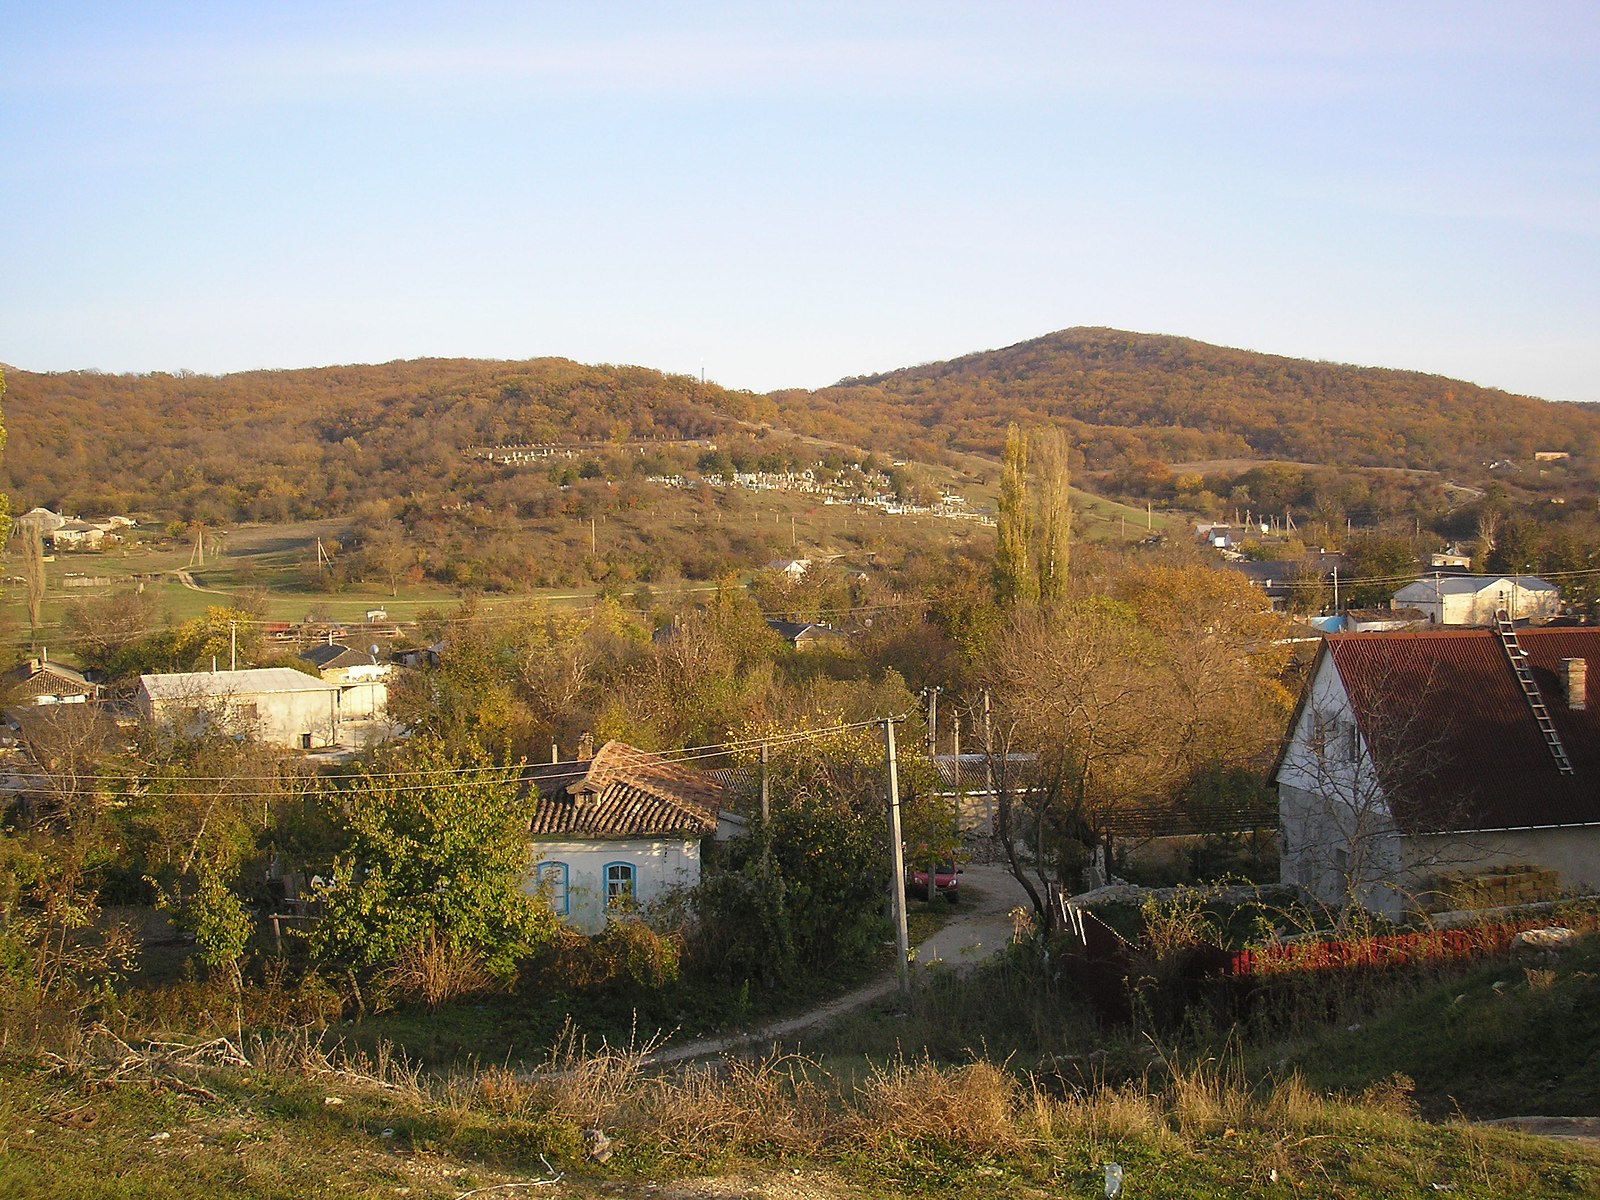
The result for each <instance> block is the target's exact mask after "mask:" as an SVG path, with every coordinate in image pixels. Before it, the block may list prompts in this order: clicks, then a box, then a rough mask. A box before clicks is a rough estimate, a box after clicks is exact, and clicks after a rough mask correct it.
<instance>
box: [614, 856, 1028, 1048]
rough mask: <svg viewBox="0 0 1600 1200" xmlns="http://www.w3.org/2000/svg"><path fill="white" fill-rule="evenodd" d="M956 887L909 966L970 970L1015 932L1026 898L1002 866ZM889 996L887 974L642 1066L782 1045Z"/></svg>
mask: <svg viewBox="0 0 1600 1200" xmlns="http://www.w3.org/2000/svg"><path fill="white" fill-rule="evenodd" d="M961 883H962V892H963V895H962V897H961V903H960V904H958V905H957V906H956V914H955V915H954V916H952V917H951V918H950V920H948V921H946V922H945V923H944V925H943V926H941V927H940V928H939V930H938V931H937V932H935V933H934V934H933V936H931V937H929V938H928V939H927V940H925V941H923V942H922V943H921V944H919V945H918V946H917V947H916V952H915V960H916V962H917V963H918V964H919V965H921V966H924V967H933V966H936V965H937V966H942V967H948V968H952V969H955V970H958V971H965V970H970V969H971V968H972V967H975V966H977V965H978V964H979V963H982V962H984V961H986V960H987V959H990V958H993V957H994V956H995V955H997V954H999V953H1001V952H1002V951H1003V950H1005V948H1006V947H1007V946H1008V945H1010V944H1011V937H1012V932H1013V930H1014V929H1015V926H1014V925H1013V923H1012V920H1011V917H1010V915H1009V914H1010V911H1011V910H1012V909H1013V908H1015V907H1017V906H1018V905H1022V906H1023V907H1027V905H1028V896H1027V893H1026V892H1024V891H1023V890H1022V888H1021V887H1020V886H1019V885H1018V883H1017V881H1016V880H1015V879H1013V878H1012V876H1011V872H1010V871H1009V870H1007V869H1006V868H1005V867H1002V866H997V865H993V864H987V863H985V864H980V863H973V864H971V865H969V866H968V867H967V868H966V869H965V870H964V871H963V873H962V876H961ZM968 889H971V891H970V892H969V891H968ZM894 990H895V977H894V973H893V972H890V973H889V974H887V975H885V976H884V977H883V978H881V979H878V980H875V981H873V982H872V983H869V984H866V985H864V986H863V987H859V988H857V989H856V990H855V991H853V992H847V993H845V994H844V995H843V996H837V997H835V998H834V999H832V1000H829V1001H828V1002H827V1003H826V1004H821V1005H818V1006H817V1007H816V1008H813V1009H809V1010H807V1011H806V1012H803V1013H799V1014H798V1015H796V1016H792V1017H785V1018H784V1019H782V1020H780V1021H772V1022H770V1023H768V1024H765V1025H761V1026H758V1027H756V1028H754V1029H748V1030H743V1031H740V1032H736V1033H726V1034H719V1035H718V1036H716V1037H709V1038H700V1039H697V1040H696V1041H692V1042H684V1043H682V1044H680V1045H671V1044H668V1045H666V1046H664V1047H662V1048H661V1049H660V1050H658V1051H656V1052H655V1053H653V1054H650V1055H649V1056H647V1057H646V1059H645V1063H646V1064H647V1065H650V1066H666V1065H668V1064H671V1063H675V1062H686V1061H689V1060H691V1059H696V1058H711V1057H714V1056H716V1055H719V1054H726V1053H729V1052H730V1051H733V1050H737V1049H739V1048H741V1047H744V1046H765V1045H768V1044H770V1043H772V1042H778V1041H783V1040H784V1039H786V1038H789V1037H791V1036H793V1035H794V1034H796V1033H801V1032H804V1031H805V1030H808V1029H813V1028H815V1027H817V1026H819V1025H826V1024H827V1023H828V1022H829V1021H831V1020H833V1019H834V1018H836V1017H839V1016H841V1015H843V1014H844V1013H848V1012H851V1011H853V1010H855V1009H858V1008H865V1007H867V1006H868V1005H870V1004H875V1003H877V1002H878V1001H881V1000H884V999H887V998H888V997H889V996H892V995H893V994H894Z"/></svg>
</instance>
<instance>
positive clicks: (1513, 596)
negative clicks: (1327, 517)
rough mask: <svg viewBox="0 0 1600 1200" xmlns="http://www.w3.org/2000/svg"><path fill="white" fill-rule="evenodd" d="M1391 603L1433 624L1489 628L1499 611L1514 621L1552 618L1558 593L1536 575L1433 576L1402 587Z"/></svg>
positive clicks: (1558, 608) (1553, 586) (1558, 602)
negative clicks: (1419, 613) (1413, 611)
mask: <svg viewBox="0 0 1600 1200" xmlns="http://www.w3.org/2000/svg"><path fill="white" fill-rule="evenodd" d="M1391 603H1392V604H1393V606H1394V607H1395V608H1416V609H1420V610H1422V612H1423V614H1424V615H1425V616H1426V617H1427V619H1428V622H1429V623H1430V624H1433V625H1493V624H1494V615H1495V613H1496V612H1498V611H1499V610H1501V609H1505V610H1506V611H1507V612H1509V613H1510V614H1511V619H1512V620H1514V621H1526V620H1528V619H1529V618H1533V617H1553V616H1555V615H1556V614H1557V613H1558V612H1560V611H1561V591H1560V589H1559V588H1557V587H1556V586H1555V584H1553V583H1547V582H1545V581H1544V580H1543V579H1540V578H1539V577H1538V576H1537V575H1435V576H1434V577H1433V578H1431V579H1419V580H1417V581H1416V582H1415V583H1408V584H1406V585H1405V587H1403V588H1401V589H1400V590H1399V591H1397V592H1396V593H1395V594H1394V599H1393V601H1392V602H1391Z"/></svg>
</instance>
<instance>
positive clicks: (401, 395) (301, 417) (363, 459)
mask: <svg viewBox="0 0 1600 1200" xmlns="http://www.w3.org/2000/svg"><path fill="white" fill-rule="evenodd" d="M5 378H6V389H7V390H6V399H5V409H6V411H5V418H6V427H7V431H8V433H9V435H10V436H9V440H8V444H7V446H6V449H5V453H4V454H3V455H0V490H4V491H8V492H9V493H10V494H11V496H12V499H13V504H14V505H18V504H19V502H20V507H21V508H26V507H28V506H30V505H33V504H49V505H60V506H61V507H63V508H64V509H65V510H66V511H69V512H81V513H96V514H100V513H114V512H129V511H145V512H155V513H176V514H182V515H184V516H191V517H193V516H198V517H200V518H202V519H221V520H235V519H244V518H257V519H283V518H286V517H302V516H322V515H329V514H339V513H343V512H347V511H349V510H350V509H352V508H353V507H355V506H356V505H357V504H358V503H360V502H361V501H362V500H364V499H373V498H380V499H389V498H393V497H403V496H406V495H408V494H413V493H425V494H429V495H442V496H448V494H449V493H450V492H451V490H452V489H454V488H457V487H464V486H466V485H469V484H470V483H471V482H473V481H474V480H475V479H476V477H477V476H479V475H481V474H483V468H482V466H481V465H479V464H474V463H473V461H472V460H471V459H470V458H469V456H468V455H467V454H466V453H465V451H466V450H467V448H468V447H471V446H483V445H491V446H493V445H503V444H507V443H522V442H573V441H582V442H588V441H623V440H628V439H641V438H642V439H653V438H661V439H670V438H702V437H708V436H713V435H715V434H717V433H719V432H721V431H722V430H724V429H725V428H726V427H727V424H728V422H729V420H730V419H733V418H740V419H749V418H752V417H759V416H764V415H770V412H771V407H770V404H769V403H768V402H767V401H766V400H765V399H764V398H762V397H759V396H753V395H750V394H748V393H740V392H730V391H727V390H725V389H723V388H719V387H716V386H714V385H705V384H701V383H700V382H699V381H698V380H695V379H692V378H690V377H688V376H683V375H665V374H662V373H661V372H659V371H653V370H648V369H646V368H642V367H612V366H599V367H589V366H582V365H580V364H578V363H574V362H570V361H568V360H566V359H559V358H543V359H535V360H532V361H527V362H499V361H483V360H474V359H419V360H415V361H410V362H392V363H385V364H383V365H381V366H348V367H326V368H318V369H311V370H295V371H250V372H241V373H239V374H233V375H223V376H211V375H194V374H177V375H169V374H165V373H160V372H156V373H152V374H147V375H107V374H102V373H98V372H91V371H71V372H61V373H53V374H35V373H32V372H28V371H21V370H16V369H14V368H7V369H6V372H5Z"/></svg>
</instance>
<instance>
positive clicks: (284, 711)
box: [136, 687, 339, 749]
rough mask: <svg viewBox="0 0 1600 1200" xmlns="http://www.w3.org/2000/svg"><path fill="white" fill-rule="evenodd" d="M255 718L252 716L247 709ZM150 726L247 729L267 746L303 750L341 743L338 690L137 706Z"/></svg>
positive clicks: (140, 701)
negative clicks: (189, 721)
mask: <svg viewBox="0 0 1600 1200" xmlns="http://www.w3.org/2000/svg"><path fill="white" fill-rule="evenodd" d="M251 705H254V706H255V715H254V717H253V718H252V717H251V716H250V706H251ZM136 706H137V707H138V709H139V711H140V713H141V715H143V716H144V717H145V719H146V720H150V721H167V722H181V721H183V720H184V719H185V718H186V717H189V716H196V715H197V716H199V717H200V718H201V719H203V720H218V721H220V723H222V724H223V725H224V726H225V727H228V728H234V727H237V728H240V729H249V730H250V731H251V732H253V733H254V734H255V736H256V737H257V738H259V739H260V740H261V741H263V742H265V743H266V744H267V745H269V746H283V747H287V748H289V749H301V748H304V747H305V746H306V745H307V738H308V737H309V739H310V745H311V746H313V747H318V746H334V745H337V744H338V742H339V692H338V689H337V688H333V687H329V688H328V689H326V690H321V689H319V690H316V691H309V690H308V691H301V692H239V693H238V694H236V695H233V696H229V697H227V698H225V699H218V698H215V697H213V698H209V699H189V698H187V697H185V698H183V699H173V700H155V701H151V700H149V699H148V698H146V697H145V696H143V695H141V696H140V697H138V699H137V701H136Z"/></svg>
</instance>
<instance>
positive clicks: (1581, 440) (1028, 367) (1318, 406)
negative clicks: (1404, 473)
mask: <svg viewBox="0 0 1600 1200" xmlns="http://www.w3.org/2000/svg"><path fill="white" fill-rule="evenodd" d="M774 399H776V400H777V401H778V403H779V408H780V413H781V418H782V420H783V421H784V423H785V424H788V425H791V426H794V427H796V428H800V429H803V430H805V431H807V432H813V433H818V434H826V435H827V436H831V437H836V438H843V439H846V440H851V441H856V442H859V443H861V444H863V445H868V446H874V447H881V448H884V449H893V450H897V451H900V452H904V453H910V454H912V455H915V456H917V457H926V456H929V455H931V454H933V453H934V452H936V451H937V450H938V449H939V448H942V447H948V448H951V449H957V450H978V451H984V452H988V453H998V451H999V449H1000V446H1001V444H1002V442H1003V440H1004V436H1005V426H1006V423H1007V422H1009V421H1019V422H1022V423H1025V424H1026V423H1036V422H1045V421H1055V422H1064V423H1065V424H1066V425H1067V426H1068V428H1069V429H1070V431H1071V435H1072V439H1073V442H1074V445H1076V446H1077V447H1078V449H1080V450H1081V451H1082V453H1083V455H1084V458H1085V460H1086V461H1087V463H1088V464H1089V465H1090V466H1098V467H1109V466H1113V465H1116V464H1118V463H1119V462H1127V461H1137V460H1140V459H1148V458H1155V459H1160V460H1163V461H1166V462H1178V461H1185V460H1194V459H1209V458H1232V457H1263V458H1287V459H1296V460H1303V461H1306V462H1317V463H1326V464H1330V465H1341V466H1405V467H1423V468H1433V469H1438V470H1446V471H1453V472H1463V473H1471V474H1477V473H1480V472H1481V471H1482V467H1483V464H1484V463H1485V462H1489V461H1493V460H1495V459H1505V458H1510V459H1516V460H1520V461H1523V462H1526V461H1527V460H1528V459H1530V458H1531V457H1532V455H1533V452H1534V451H1535V450H1567V451H1571V452H1572V453H1573V455H1574V457H1575V458H1579V457H1581V458H1583V459H1586V460H1587V461H1588V462H1590V463H1593V462H1595V461H1596V451H1597V449H1600V406H1591V405H1582V404H1571V403H1551V402H1549V401H1545V400H1537V399H1533V398H1532V397H1528V396H1514V395H1511V394H1509V393H1506V392H1500V391H1494V390H1491V389H1488V388H1481V387H1477V386H1475V385H1474V384H1470V383H1461V382H1459V381H1456V380H1451V379H1445V378H1442V377H1440V376H1436V375H1423V374H1420V373H1417V372H1412V371H1392V370H1379V369H1373V368H1362V367H1350V366H1342V365H1339V364H1336V363H1325V362H1309V361H1306V360H1303V359H1294V358H1280V357H1277V356H1274V355H1270V354H1256V353H1252V352H1249V351H1245V350H1231V349H1226V348H1224V347H1221V346H1211V345H1207V344H1206V343H1204V342H1196V341H1191V340H1189V339H1187V338H1176V337H1162V336H1156V335H1151V334H1139V333H1124V332H1121V331H1119V330H1114V329H1066V330H1062V331H1061V332H1059V333H1052V334H1049V335H1047V336H1045V337H1040V338H1035V339H1033V340H1031V341H1027V342H1021V343H1019V344H1017V345H1015V346H1010V347H1007V348H1006V349H1003V350H989V351H984V352H982V353H979V354H969V355H966V356H964V357H962V358H957V359H953V360H951V361H949V362H942V363H933V364H930V365H926V366H918V367H910V368H907V369H904V370H899V371H892V372H889V373H888V374H884V375H872V376H866V377H862V378H856V379H846V380H843V381H841V382H840V383H838V384H836V385H834V386H832V387H828V388H822V389H820V390H818V391H813V392H806V391H788V392H779V393H775V394H774Z"/></svg>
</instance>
